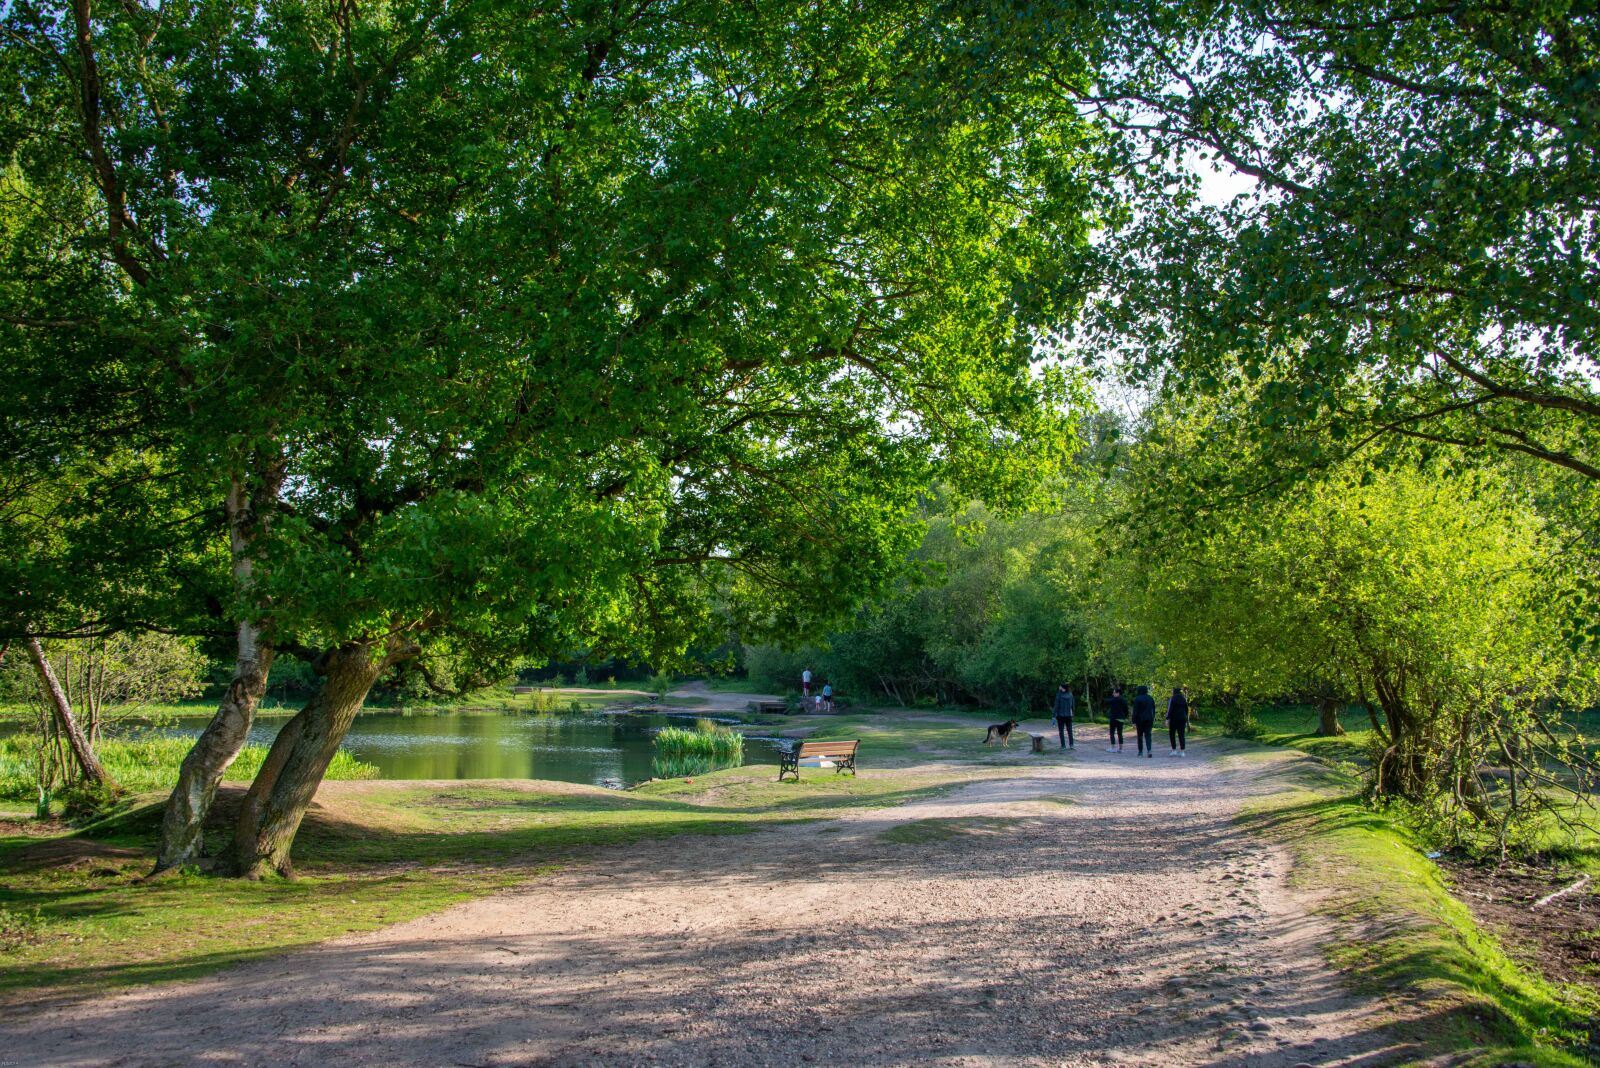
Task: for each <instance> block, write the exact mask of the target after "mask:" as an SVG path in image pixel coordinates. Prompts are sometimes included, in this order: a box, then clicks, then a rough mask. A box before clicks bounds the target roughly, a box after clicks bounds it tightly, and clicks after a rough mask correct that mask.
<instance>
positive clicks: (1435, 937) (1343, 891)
mask: <svg viewBox="0 0 1600 1068" xmlns="http://www.w3.org/2000/svg"><path fill="white" fill-rule="evenodd" d="M1241 756H1242V757H1243V758H1244V759H1250V756H1249V754H1241ZM1284 785H1285V787H1286V789H1285V790H1284V791H1283V792H1281V793H1279V794H1276V795H1274V796H1273V798H1271V799H1270V800H1268V801H1264V802H1262V803H1260V804H1258V805H1257V806H1255V807H1253V808H1252V809H1251V810H1250V811H1249V812H1248V813H1247V814H1246V815H1245V816H1243V817H1242V821H1243V823H1244V825H1245V827H1246V828H1247V829H1248V830H1250V831H1251V832H1252V833H1256V834H1261V835H1265V836H1269V837H1273V838H1276V839H1278V840H1280V841H1282V842H1284V843H1285V844H1287V845H1288V846H1289V847H1290V848H1292V849H1293V851H1294V854H1295V858H1296V866H1295V871H1296V879H1297V880H1298V881H1299V882H1300V883H1301V884H1303V885H1305V886H1307V887H1309V888H1311V889H1312V890H1314V891H1317V892H1318V893H1320V894H1321V895H1322V896H1323V901H1324V904H1323V906H1322V911H1323V912H1324V913H1325V914H1326V915H1327V917H1328V918H1329V919H1330V920H1331V921H1332V922H1333V923H1334V924H1335V925H1336V927H1337V928H1338V929H1339V931H1340V937H1339V939H1338V941H1337V942H1336V943H1335V944H1334V945H1332V946H1330V947H1328V953H1329V956H1330V958H1331V959H1332V961H1333V963H1335V964H1336V965H1337V966H1339V967H1340V968H1341V969H1342V970H1344V972H1345V973H1346V974H1347V975H1349V976H1350V977H1351V979H1352V981H1353V982H1354V984H1355V985H1356V987H1357V988H1358V989H1359V990H1361V991H1362V992H1363V993H1366V994H1370V995H1377V996H1381V997H1386V996H1393V997H1397V998H1398V997H1404V998H1406V999H1414V1001H1415V1003H1416V1004H1418V1005H1420V1006H1421V1008H1422V1015H1421V1016H1420V1017H1419V1018H1414V1019H1411V1020H1409V1021H1408V1022H1404V1023H1400V1024H1397V1025H1396V1033H1397V1036H1398V1037H1400V1038H1401V1039H1402V1040H1403V1041H1405V1042H1406V1043H1407V1044H1408V1046H1409V1048H1410V1049H1411V1050H1412V1051H1413V1055H1414V1057H1415V1061H1416V1062H1417V1063H1422V1062H1424V1061H1426V1060H1427V1059H1428V1058H1430V1057H1434V1056H1438V1055H1440V1054H1444V1053H1459V1052H1460V1051H1463V1050H1477V1051H1478V1052H1477V1053H1476V1054H1474V1056H1473V1059H1472V1060H1470V1061H1469V1062H1464V1063H1470V1064H1472V1065H1479V1066H1489V1065H1502V1064H1505V1065H1509V1064H1517V1063H1521V1064H1532V1065H1541V1066H1545V1065H1549V1066H1554V1065H1578V1064H1586V1063H1589V1062H1588V1061H1587V1060H1585V1059H1582V1057H1581V1056H1580V1054H1583V1053H1586V1052H1587V1048H1586V1047H1587V1042H1588V1033H1587V1028H1588V1024H1589V1021H1590V1020H1591V1019H1592V1018H1593V1016H1594V1014H1595V1012H1596V1011H1597V1010H1600V999H1597V998H1596V996H1595V994H1594V993H1593V992H1592V991H1588V990H1585V989H1582V988H1577V987H1556V986H1554V985H1552V984H1550V983H1546V982H1544V981H1543V980H1542V979H1540V978H1538V977H1537V976H1534V975H1531V974H1529V973H1528V972H1527V971H1525V970H1524V969H1522V968H1521V967H1519V966H1518V965H1517V964H1516V962H1514V961H1513V960H1511V959H1510V958H1509V957H1508V956H1507V955H1506V953H1505V951H1504V950H1503V949H1502V948H1501V946H1500V945H1499V943H1498V942H1497V941H1496V940H1495V939H1494V938H1493V937H1492V936H1491V935H1489V934H1487V933H1485V932H1484V931H1483V930H1482V929H1481V928H1480V927H1479V926H1478V924H1477V922H1476V920H1474V918H1473V916H1472V914H1471V912H1470V911H1469V910H1468V909H1467V908H1466V906H1465V905H1463V904H1462V903H1461V902H1459V901H1458V900H1456V899H1455V898H1454V897H1453V896H1451V894H1450V890H1449V887H1448V886H1447V885H1446V882H1445V879H1444V877H1443V875H1442V873H1441V872H1440V870H1439V868H1438V866H1437V865H1435V864H1434V863H1433V862H1432V861H1431V860H1429V859H1428V858H1427V857H1426V856H1425V855H1424V854H1423V852H1422V850H1421V849H1420V848H1419V845H1418V843H1417V841H1416V840H1415V839H1414V838H1412V837H1411V836H1410V835H1409V834H1408V833H1407V832H1406V831H1405V830H1404V829H1403V828H1401V827H1398V826H1396V825H1395V824H1394V823H1393V822H1392V821H1390V820H1388V819H1386V818H1385V817H1384V816H1383V815H1382V814H1380V813H1377V812H1374V811H1372V810H1371V809H1370V808H1368V807H1366V806H1365V805H1363V804H1362V803H1361V802H1360V800H1359V799H1358V796H1357V793H1356V783H1355V781H1354V780H1353V779H1351V778H1349V777H1348V776H1346V775H1343V774H1341V773H1339V772H1338V771H1336V770H1333V769H1329V768H1326V767H1322V768H1316V767H1310V768H1308V767H1306V766H1305V765H1304V764H1303V763H1302V764H1301V765H1300V766H1299V767H1297V768H1295V769H1293V771H1292V772H1290V781H1286V782H1285V783H1284ZM1452 1063H1463V1062H1459V1061H1452Z"/></svg>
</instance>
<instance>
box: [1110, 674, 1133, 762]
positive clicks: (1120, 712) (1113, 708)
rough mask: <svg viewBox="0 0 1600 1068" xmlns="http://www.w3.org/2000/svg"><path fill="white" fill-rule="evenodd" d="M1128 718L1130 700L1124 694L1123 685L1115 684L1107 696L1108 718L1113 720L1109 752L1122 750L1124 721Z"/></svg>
mask: <svg viewBox="0 0 1600 1068" xmlns="http://www.w3.org/2000/svg"><path fill="white" fill-rule="evenodd" d="M1127 718H1128V702H1127V700H1126V699H1124V698H1123V696H1122V687H1121V686H1114V687H1112V689H1111V696H1110V697H1108V698H1106V719H1108V720H1110V721H1111V744H1110V745H1109V746H1107V747H1106V752H1108V753H1120V752H1122V721H1123V720H1125V719H1127Z"/></svg>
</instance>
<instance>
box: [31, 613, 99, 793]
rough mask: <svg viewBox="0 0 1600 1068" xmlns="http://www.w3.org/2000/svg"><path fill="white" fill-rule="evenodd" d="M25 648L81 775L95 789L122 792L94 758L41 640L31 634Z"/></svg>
mask: <svg viewBox="0 0 1600 1068" xmlns="http://www.w3.org/2000/svg"><path fill="white" fill-rule="evenodd" d="M26 644H27V647H28V656H29V658H30V659H32V660H33V670H34V671H35V672H36V673H37V674H38V676H39V688H40V689H42V690H43V691H44V695H45V700H47V701H48V702H49V704H50V712H51V715H53V716H54V717H55V721H56V726H57V727H58V728H59V729H60V731H61V735H62V737H64V738H66V740H67V747H68V748H69V749H71V750H72V759H73V762H74V763H75V764H77V765H78V772H79V773H80V774H81V775H82V776H83V777H84V779H85V780H86V781H88V782H91V783H93V784H94V785H96V786H100V787H104V788H105V789H108V790H116V791H118V792H120V791H121V790H122V786H121V784H119V783H118V782H117V780H116V779H114V778H112V776H111V773H110V772H108V771H107V770H106V769H105V767H104V766H103V765H102V764H101V763H100V758H99V757H97V756H95V753H94V746H92V745H90V744H89V739H88V738H87V737H86V736H85V735H84V733H83V729H82V728H81V727H79V726H78V721H77V719H76V718H75V717H74V716H73V714H72V702H70V701H68V700H67V693H66V691H65V690H63V689H62V688H61V682H60V680H59V679H57V678H56V672H55V669H54V668H52V667H51V666H50V658H49V657H47V656H45V655H44V650H43V649H42V648H40V647H39V639H38V638H35V637H33V636H32V635H31V634H30V635H29V636H28V638H27V641H26Z"/></svg>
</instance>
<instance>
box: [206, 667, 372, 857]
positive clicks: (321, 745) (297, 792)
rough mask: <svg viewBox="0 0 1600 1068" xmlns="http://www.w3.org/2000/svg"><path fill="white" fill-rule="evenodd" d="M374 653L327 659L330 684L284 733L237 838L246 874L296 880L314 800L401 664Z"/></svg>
mask: <svg viewBox="0 0 1600 1068" xmlns="http://www.w3.org/2000/svg"><path fill="white" fill-rule="evenodd" d="M374 652H375V651H374V650H373V648H372V646H371V645H370V644H368V643H365V642H361V643H352V644H349V645H345V646H341V647H340V648H338V649H335V650H333V651H331V652H329V653H327V654H326V655H325V656H324V657H323V659H322V662H321V664H320V670H321V674H322V685H321V686H320V687H318V689H317V692H316V693H315V694H313V695H312V697H311V700H310V701H308V702H307V703H306V706H305V707H304V708H302V709H301V710H300V711H299V713H298V714H296V716H295V717H294V718H293V719H292V720H290V721H289V722H288V723H286V724H285V725H284V727H283V730H281V731H279V732H278V737H277V738H276V739H275V740H274V741H273V743H272V750H271V752H269V753H268V754H267V759H266V761H265V763H263V764H262V766H261V770H260V771H259V772H258V773H257V774H256V778H255V782H253V783H251V784H250V790H249V792H248V793H247V794H246V795H245V801H244V807H243V808H242V809H240V811H239V824H238V827H237V828H236V829H235V830H234V836H233V852H234V863H235V865H236V866H237V869H238V873H239V874H240V875H243V876H245V877H246V878H250V879H259V878H261V877H263V876H265V875H267V874H269V873H271V872H277V873H278V874H280V875H285V876H287V875H290V874H292V872H293V867H292V865H291V863H290V859H289V850H290V847H291V846H292V845H293V844H294V836H295V834H296V833H297V832H298V831H299V830H300V821H301V820H302V819H303V818H304V817H305V814H306V809H307V808H308V807H310V805H311V798H312V797H313V796H314V795H315V794H316V792H317V787H318V786H320V785H321V784H322V776H323V775H324V774H325V773H326V772H327V770H328V764H329V762H331V761H332V760H333V755H334V753H335V752H337V751H338V749H339V743H340V742H342V741H344V736H345V734H346V732H348V731H349V730H350V724H351V723H352V722H353V721H354V720H355V717H356V713H357V712H359V711H360V710H361V705H362V702H364V701H365V700H366V699H367V693H368V691H370V690H371V689H372V684H373V683H375V682H377V681H378V676H379V675H380V674H382V673H383V670H384V669H385V668H387V667H388V666H389V665H390V664H391V663H393V662H394V659H397V658H391V657H389V656H382V655H376V656H375V655H374Z"/></svg>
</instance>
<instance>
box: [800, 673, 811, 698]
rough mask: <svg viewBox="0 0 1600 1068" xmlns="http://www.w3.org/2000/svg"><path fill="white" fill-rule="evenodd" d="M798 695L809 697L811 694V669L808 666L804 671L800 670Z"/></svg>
mask: <svg viewBox="0 0 1600 1068" xmlns="http://www.w3.org/2000/svg"><path fill="white" fill-rule="evenodd" d="M800 696H801V697H810V696H811V669H810V668H806V669H805V670H804V671H802V672H800Z"/></svg>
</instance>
